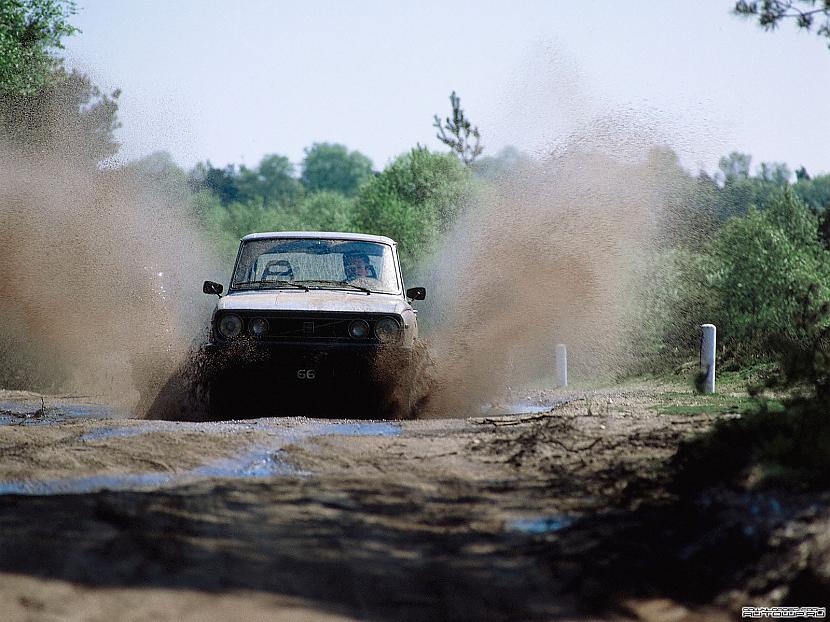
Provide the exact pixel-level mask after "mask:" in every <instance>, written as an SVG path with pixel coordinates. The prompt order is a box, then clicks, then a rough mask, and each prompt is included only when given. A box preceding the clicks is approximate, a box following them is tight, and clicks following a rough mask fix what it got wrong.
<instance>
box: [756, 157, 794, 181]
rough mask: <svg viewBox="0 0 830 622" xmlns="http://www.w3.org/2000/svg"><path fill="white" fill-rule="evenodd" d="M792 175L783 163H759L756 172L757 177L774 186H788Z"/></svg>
mask: <svg viewBox="0 0 830 622" xmlns="http://www.w3.org/2000/svg"><path fill="white" fill-rule="evenodd" d="M792 175H793V173H792V171H791V170H790V167H789V166H787V165H786V164H784V163H783V162H761V168H760V169H759V171H758V177H760V178H761V179H763V180H764V181H769V182H771V183H773V184H775V185H776V186H786V185H787V184H789V183H790V177H792Z"/></svg>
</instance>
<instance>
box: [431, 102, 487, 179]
mask: <svg viewBox="0 0 830 622" xmlns="http://www.w3.org/2000/svg"><path fill="white" fill-rule="evenodd" d="M450 104H452V117H447V118H445V119H444V122H443V124H442V123H441V119H440V118H439V117H438V115H435V117H434V119H435V122H434V123H433V124H432V126H433V127H434V128H436V129H437V130H438V133H437V134H436V135H435V136H436V138H438V140H440V141H441V142H442V143H444V144H445V145H447V147H449V148H450V149H452V151H453V153H455V155H456V156H458V157H459V158H461V161H462V162H464V164H466V165H467V166H470V165H472V163H473V162H475V159H476V158H477V157H478V156H480V155H481V152H482V151H484V147H483V146H482V145H481V134H480V132H479V131H478V127H474V126H473V125H472V124H471V123H470V121H469V119H467V117H466V115H465V114H464V111H463V110H462V109H461V98H460V97H459V96H458V95H456V94H455V91H453V92H452V93H451V94H450Z"/></svg>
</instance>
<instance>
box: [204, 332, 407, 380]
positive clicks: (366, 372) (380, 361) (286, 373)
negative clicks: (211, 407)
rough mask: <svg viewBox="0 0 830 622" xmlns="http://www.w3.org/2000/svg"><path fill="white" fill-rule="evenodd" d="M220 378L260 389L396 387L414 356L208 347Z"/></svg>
mask: <svg viewBox="0 0 830 622" xmlns="http://www.w3.org/2000/svg"><path fill="white" fill-rule="evenodd" d="M202 354H203V357H204V360H205V363H206V364H207V365H208V366H209V368H210V369H212V370H213V372H214V374H215V375H217V376H218V377H222V378H225V379H227V380H231V379H237V380H239V381H245V382H246V383H249V382H250V383H254V384H258V385H265V386H269V385H298V386H307V387H309V388H312V387H313V386H319V385H326V384H348V383H355V382H363V383H367V384H390V383H394V382H396V381H397V379H398V378H399V377H400V374H401V373H402V372H403V370H404V369H406V367H407V365H408V362H409V359H410V356H411V351H410V350H409V349H407V348H404V347H403V346H397V345H395V346H389V345H379V344H367V343H320V342H313V343H308V342H291V343H285V342H280V343H274V342H261V341H255V340H252V339H242V340H239V341H236V342H231V343H221V342H212V343H208V344H205V345H204V346H203V347H202Z"/></svg>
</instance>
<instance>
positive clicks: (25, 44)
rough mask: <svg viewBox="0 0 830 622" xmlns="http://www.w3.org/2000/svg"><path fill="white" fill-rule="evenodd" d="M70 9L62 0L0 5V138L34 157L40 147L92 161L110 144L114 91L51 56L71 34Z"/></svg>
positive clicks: (112, 148) (112, 147) (14, 0)
mask: <svg viewBox="0 0 830 622" xmlns="http://www.w3.org/2000/svg"><path fill="white" fill-rule="evenodd" d="M74 12H75V5H74V2H71V1H69V0H7V1H5V2H0V138H3V139H5V140H6V141H8V142H10V143H12V144H14V145H16V146H17V147H18V148H19V149H21V150H23V151H24V152H29V153H32V154H37V155H38V156H41V155H42V154H43V152H44V151H46V150H47V149H48V150H49V151H50V152H51V153H53V154H56V155H59V156H60V157H66V156H71V157H72V158H73V161H78V159H79V156H80V159H87V160H88V161H89V162H92V163H98V162H100V161H101V160H103V159H106V158H107V157H109V156H111V155H113V154H114V153H115V152H116V150H117V149H118V145H117V143H116V142H115V138H114V136H113V133H114V131H115V130H116V129H117V128H118V126H119V124H118V120H117V117H116V113H117V110H118V102H117V100H118V97H119V95H120V91H118V90H116V91H114V92H112V93H110V94H103V93H101V91H100V90H99V89H98V88H97V87H96V86H95V85H93V84H92V83H91V81H90V80H89V78H88V77H87V76H85V75H84V74H82V73H80V72H77V71H71V72H70V71H66V69H64V67H63V63H62V60H61V59H60V58H59V57H57V56H56V55H55V54H54V52H55V50H58V49H61V48H62V47H63V44H62V39H63V37H66V36H69V35H71V34H73V33H75V32H77V29H76V28H75V27H73V26H71V25H70V24H69V21H68V20H69V17H70V16H71V15H72V14H73V13H74Z"/></svg>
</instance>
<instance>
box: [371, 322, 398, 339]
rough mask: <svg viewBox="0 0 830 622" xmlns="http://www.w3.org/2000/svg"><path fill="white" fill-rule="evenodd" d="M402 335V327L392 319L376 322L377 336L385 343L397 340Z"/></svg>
mask: <svg viewBox="0 0 830 622" xmlns="http://www.w3.org/2000/svg"><path fill="white" fill-rule="evenodd" d="M400 333H401V327H400V325H399V324H398V323H397V322H396V321H395V320H394V319H392V318H391V317H384V318H381V319H379V320H378V321H377V322H375V335H377V338H378V339H380V340H381V341H383V342H389V341H395V340H397V338H398V336H399V335H400Z"/></svg>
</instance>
